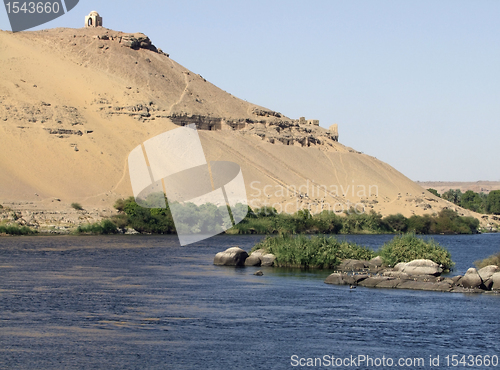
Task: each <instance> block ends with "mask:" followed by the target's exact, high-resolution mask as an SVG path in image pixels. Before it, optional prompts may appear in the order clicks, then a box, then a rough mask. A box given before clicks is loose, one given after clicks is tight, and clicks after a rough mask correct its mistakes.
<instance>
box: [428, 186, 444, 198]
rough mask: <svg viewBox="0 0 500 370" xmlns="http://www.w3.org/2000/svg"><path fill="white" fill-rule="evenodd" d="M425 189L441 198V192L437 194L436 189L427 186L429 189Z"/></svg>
mask: <svg viewBox="0 0 500 370" xmlns="http://www.w3.org/2000/svg"><path fill="white" fill-rule="evenodd" d="M427 191H428V192H429V193H432V194H434V195H435V196H436V197H439V198H441V194H439V193H438V191H437V190H436V189H433V188H429V189H427Z"/></svg>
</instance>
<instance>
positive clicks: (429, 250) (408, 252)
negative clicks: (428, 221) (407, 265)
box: [378, 233, 454, 270]
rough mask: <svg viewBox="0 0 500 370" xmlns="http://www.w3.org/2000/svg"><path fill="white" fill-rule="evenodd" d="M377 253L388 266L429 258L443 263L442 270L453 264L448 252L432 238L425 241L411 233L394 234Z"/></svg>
mask: <svg viewBox="0 0 500 370" xmlns="http://www.w3.org/2000/svg"><path fill="white" fill-rule="evenodd" d="M378 255H379V256H380V257H382V260H383V261H384V263H386V264H388V265H390V266H395V265H396V264H398V263H399V262H410V261H412V260H416V259H429V260H431V261H434V262H435V263H437V264H440V265H443V269H444V270H449V269H450V268H452V267H453V265H454V263H453V261H452V260H451V254H450V252H448V251H447V250H446V249H445V248H443V247H442V246H441V245H439V244H438V243H437V242H435V241H434V240H432V239H431V240H427V241H426V240H423V239H420V238H418V237H417V236H415V234H413V233H409V234H404V235H397V236H395V237H394V238H393V239H392V240H391V241H389V242H387V243H385V244H384V245H383V246H382V248H380V250H379V251H378Z"/></svg>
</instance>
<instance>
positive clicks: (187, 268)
mask: <svg viewBox="0 0 500 370" xmlns="http://www.w3.org/2000/svg"><path fill="white" fill-rule="evenodd" d="M261 238H262V237H260V236H234V237H232V236H217V237H214V238H211V239H209V240H207V241H203V242H199V243H197V244H195V245H191V246H187V247H180V246H179V244H178V242H177V239H176V237H172V236H107V237H19V238H17V237H16V238H14V237H13V238H0V368H1V369H11V368H12V369H17V368H20V369H59V368H61V369H62V368H64V369H83V368H85V369H87V368H89V369H115V368H116V369H228V370H229V369H291V368H294V367H292V366H291V356H293V355H297V356H298V357H299V358H307V357H322V356H324V355H329V356H332V355H333V356H335V357H337V356H342V357H347V356H351V355H353V356H358V355H366V356H372V357H373V358H381V357H382V356H385V357H391V358H394V359H398V358H406V357H421V358H425V359H426V364H425V365H426V366H425V368H430V366H428V359H429V356H433V357H435V356H437V355H439V356H440V365H441V368H446V362H445V360H444V356H446V355H450V356H451V355H454V354H460V355H464V354H465V355H469V354H472V355H483V356H484V355H490V356H491V355H497V356H500V341H499V339H498V338H499V334H498V333H499V332H500V320H499V316H500V296H498V295H465V294H452V293H437V292H419V291H404V290H382V289H370V288H361V287H359V288H357V289H354V290H350V289H349V288H348V287H345V286H332V285H326V284H324V283H323V280H324V279H325V277H326V276H328V274H329V273H330V272H329V271H309V272H306V271H300V270H287V269H273V268H261V269H262V270H263V271H264V276H261V277H258V276H254V275H253V273H254V272H255V271H256V270H257V268H249V267H247V268H231V267H217V266H213V265H212V262H213V257H214V255H215V253H216V252H218V251H221V250H224V249H226V248H228V247H230V246H234V245H239V246H240V247H242V248H244V249H246V250H249V249H250V248H251V247H252V246H253V245H254V244H255V243H256V242H257V241H258V240H260V239H261ZM391 238H392V236H385V235H377V236H348V237H346V239H349V240H352V241H355V242H357V243H359V244H361V245H367V246H369V247H371V248H374V249H377V248H378V247H380V246H381V245H382V244H383V243H384V242H385V241H387V240H389V239H391ZM434 238H435V239H436V240H437V241H438V242H440V243H441V244H442V245H444V246H446V247H447V248H448V249H449V250H450V251H451V253H452V257H453V260H454V261H455V262H456V271H454V272H453V274H463V273H464V272H465V271H466V270H467V269H468V268H469V267H471V266H472V263H473V262H474V261H475V260H478V259H482V258H485V257H487V256H489V255H491V254H493V253H495V252H498V251H500V235H472V236H436V237H434ZM499 367H500V366H499ZM295 368H297V367H295ZM318 368H324V367H318ZM351 368H375V367H367V366H361V365H360V364H358V366H357V367H351ZM376 368H383V367H376ZM413 368H415V367H413ZM468 368H474V367H468ZM478 368H479V367H478ZM483 368H484V367H483Z"/></svg>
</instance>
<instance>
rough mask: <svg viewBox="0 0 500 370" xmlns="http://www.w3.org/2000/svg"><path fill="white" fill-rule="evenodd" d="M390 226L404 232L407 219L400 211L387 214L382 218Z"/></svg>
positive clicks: (406, 227)
mask: <svg viewBox="0 0 500 370" xmlns="http://www.w3.org/2000/svg"><path fill="white" fill-rule="evenodd" d="M382 220H383V221H384V222H385V223H386V224H387V225H389V227H390V228H392V229H393V230H394V231H397V232H403V233H404V232H406V230H408V219H407V218H406V217H405V216H403V215H402V214H401V213H398V214H396V215H389V216H387V217H384V218H383V219H382Z"/></svg>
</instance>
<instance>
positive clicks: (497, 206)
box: [486, 190, 500, 215]
mask: <svg viewBox="0 0 500 370" xmlns="http://www.w3.org/2000/svg"><path fill="white" fill-rule="evenodd" d="M486 212H488V213H492V214H495V215H500V190H493V191H490V193H489V194H488V198H487V199H486Z"/></svg>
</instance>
